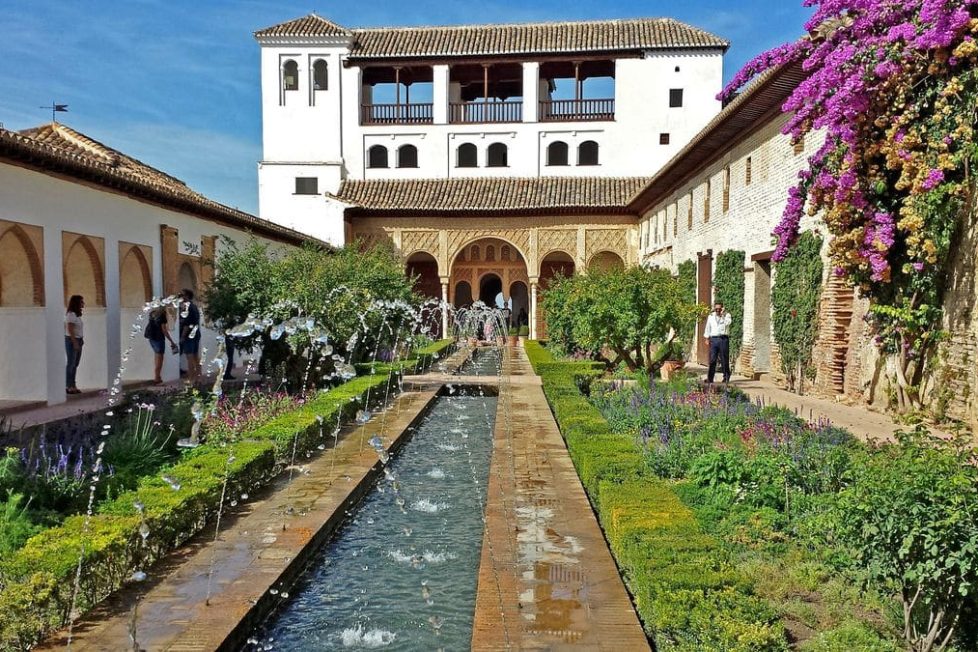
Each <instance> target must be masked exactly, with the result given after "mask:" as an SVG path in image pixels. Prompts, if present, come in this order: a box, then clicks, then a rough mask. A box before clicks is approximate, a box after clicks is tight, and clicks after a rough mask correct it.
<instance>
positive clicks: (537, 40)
mask: <svg viewBox="0 0 978 652" xmlns="http://www.w3.org/2000/svg"><path fill="white" fill-rule="evenodd" d="M345 34H352V36H353V39H354V45H353V50H352V56H353V57H354V58H356V59H388V58H405V57H455V56H468V57H470V56H498V55H506V54H550V53H561V52H603V51H622V50H630V51H639V50H655V49H665V48H724V49H726V48H727V47H728V46H729V41H726V40H724V39H722V38H720V37H718V36H715V35H714V34H711V33H709V32H707V31H704V30H702V29H699V28H697V27H693V26H692V25H687V24H686V23H681V22H679V21H678V20H674V19H672V18H629V19H619V20H594V21H583V22H554V23H521V24H510V25H459V26H445V27H394V28H368V29H354V30H349V31H347V30H345V29H344V28H342V27H340V26H338V25H336V24H335V23H331V22H330V21H328V20H326V19H325V18H320V17H319V16H316V15H315V14H312V15H309V16H305V17H303V18H298V19H296V20H292V21H289V22H286V23H282V24H281V25H276V26H274V27H269V28H267V29H263V30H259V31H258V32H255V36H256V37H257V38H259V39H261V38H266V37H290V36H294V37H314V36H336V35H345Z"/></svg>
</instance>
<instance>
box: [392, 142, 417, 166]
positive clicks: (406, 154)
mask: <svg viewBox="0 0 978 652" xmlns="http://www.w3.org/2000/svg"><path fill="white" fill-rule="evenodd" d="M397 167H399V168H416V167H418V148H417V147H415V146H414V145H402V146H401V147H400V148H399V149H398V150H397Z"/></svg>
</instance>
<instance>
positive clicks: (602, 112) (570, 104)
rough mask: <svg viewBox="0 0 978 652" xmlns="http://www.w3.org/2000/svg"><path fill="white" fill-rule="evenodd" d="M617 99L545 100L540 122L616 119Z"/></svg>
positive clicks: (541, 103) (541, 105) (541, 106)
mask: <svg viewBox="0 0 978 652" xmlns="http://www.w3.org/2000/svg"><path fill="white" fill-rule="evenodd" d="M614 119H615V100H614V99H605V100H544V101H541V102H540V122H590V121H593V120H614Z"/></svg>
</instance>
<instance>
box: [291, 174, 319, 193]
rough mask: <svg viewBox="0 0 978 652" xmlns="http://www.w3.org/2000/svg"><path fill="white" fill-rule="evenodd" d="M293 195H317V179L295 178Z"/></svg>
mask: <svg viewBox="0 0 978 652" xmlns="http://www.w3.org/2000/svg"><path fill="white" fill-rule="evenodd" d="M295 194H297V195H318V194H319V179H317V178H316V177H296V178H295Z"/></svg>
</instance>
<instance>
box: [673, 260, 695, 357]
mask: <svg viewBox="0 0 978 652" xmlns="http://www.w3.org/2000/svg"><path fill="white" fill-rule="evenodd" d="M677 272H678V278H679V287H680V292H682V297H683V299H684V300H686V301H688V302H690V303H696V261H694V260H687V261H684V262H681V263H679V267H678V268H677ZM695 333H696V322H695V321H691V322H689V323H688V324H684V325H683V327H682V328H680V329H679V333H678V340H679V342H680V343H681V344H682V346H683V351H684V352H685V353H686V355H689V352H690V350H691V349H692V347H693V336H694V335H695Z"/></svg>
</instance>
